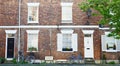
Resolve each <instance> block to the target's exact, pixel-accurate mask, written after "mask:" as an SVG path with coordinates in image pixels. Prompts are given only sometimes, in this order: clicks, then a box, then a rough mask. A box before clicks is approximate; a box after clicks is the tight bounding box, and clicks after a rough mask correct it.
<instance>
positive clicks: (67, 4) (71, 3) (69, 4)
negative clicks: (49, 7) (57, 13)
mask: <svg viewBox="0 0 120 66" xmlns="http://www.w3.org/2000/svg"><path fill="white" fill-rule="evenodd" d="M72 5H73V2H62V3H61V6H62V7H69V6H72Z"/></svg>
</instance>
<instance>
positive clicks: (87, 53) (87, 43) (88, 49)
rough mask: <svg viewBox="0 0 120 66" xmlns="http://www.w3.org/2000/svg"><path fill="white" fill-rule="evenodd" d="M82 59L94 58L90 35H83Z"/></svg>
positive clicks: (91, 36)
mask: <svg viewBox="0 0 120 66" xmlns="http://www.w3.org/2000/svg"><path fill="white" fill-rule="evenodd" d="M84 57H85V58H94V53H93V35H92V34H85V35H84Z"/></svg>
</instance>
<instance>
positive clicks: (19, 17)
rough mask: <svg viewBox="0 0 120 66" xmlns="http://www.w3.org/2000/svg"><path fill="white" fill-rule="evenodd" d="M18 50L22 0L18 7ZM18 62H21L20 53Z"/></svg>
mask: <svg viewBox="0 0 120 66" xmlns="http://www.w3.org/2000/svg"><path fill="white" fill-rule="evenodd" d="M18 9H19V11H18V27H19V28H18V52H19V51H20V21H21V20H20V19H21V16H20V15H21V0H19V7H18ZM18 62H19V54H18Z"/></svg>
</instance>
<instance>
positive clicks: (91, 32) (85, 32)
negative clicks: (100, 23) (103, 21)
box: [82, 30, 94, 34]
mask: <svg viewBox="0 0 120 66" xmlns="http://www.w3.org/2000/svg"><path fill="white" fill-rule="evenodd" d="M82 31H83V33H84V34H93V32H94V30H82Z"/></svg>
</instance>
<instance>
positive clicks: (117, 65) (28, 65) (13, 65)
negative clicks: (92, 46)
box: [0, 64, 120, 66]
mask: <svg viewBox="0 0 120 66" xmlns="http://www.w3.org/2000/svg"><path fill="white" fill-rule="evenodd" d="M0 66H120V64H0Z"/></svg>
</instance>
